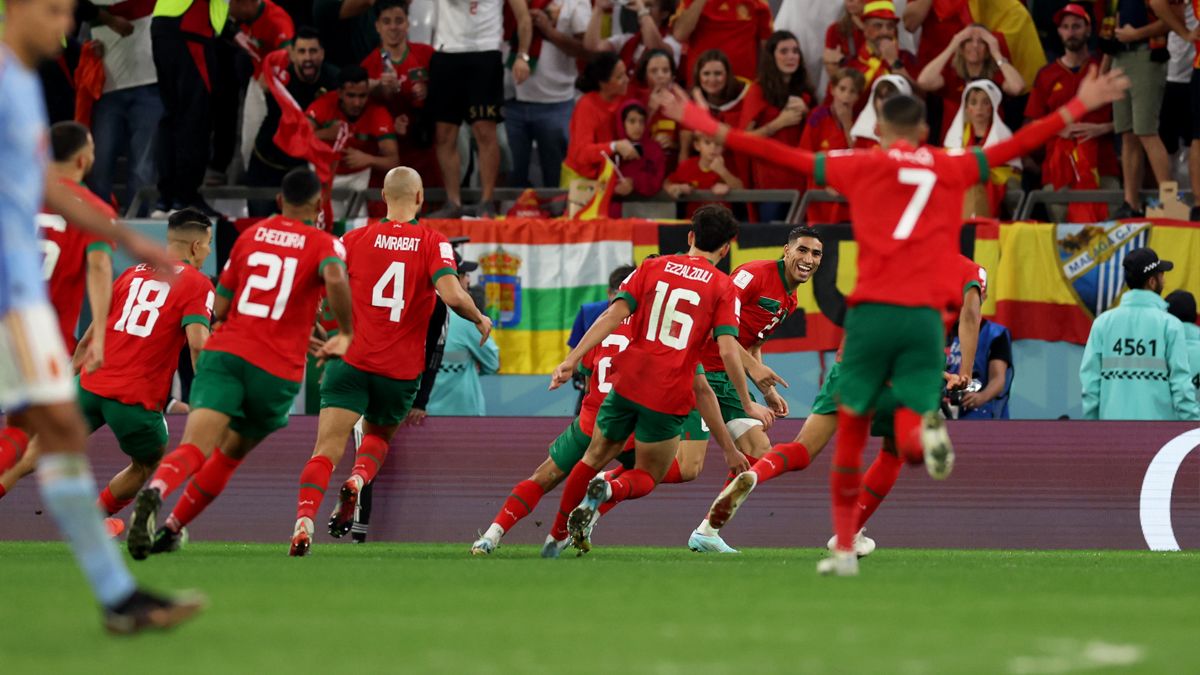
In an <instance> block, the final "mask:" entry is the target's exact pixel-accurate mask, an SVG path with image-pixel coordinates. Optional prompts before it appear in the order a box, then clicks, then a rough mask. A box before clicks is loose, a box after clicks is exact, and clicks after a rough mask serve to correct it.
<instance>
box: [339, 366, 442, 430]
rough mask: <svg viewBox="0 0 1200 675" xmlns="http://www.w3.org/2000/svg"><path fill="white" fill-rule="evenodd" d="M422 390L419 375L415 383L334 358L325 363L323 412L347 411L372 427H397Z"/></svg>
mask: <svg viewBox="0 0 1200 675" xmlns="http://www.w3.org/2000/svg"><path fill="white" fill-rule="evenodd" d="M420 388H421V378H420V377H419V376H418V377H417V379H415V380H396V379H392V378H390V377H384V376H383V375H376V374H375V373H368V372H367V371H365V370H360V369H358V368H355V367H354V366H352V365H350V364H349V363H346V362H345V361H344V360H342V359H334V360H332V361H330V362H329V363H326V364H325V377H324V378H323V379H322V380H321V409H322V410H324V409H325V408H344V409H346V410H351V411H353V412H356V413H358V414H359V415H362V416H363V417H364V418H366V420H367V421H368V422H370V423H371V424H376V425H379V426H381V427H390V426H395V425H397V424H400V423H401V422H403V421H404V418H405V417H406V416H407V415H408V411H409V409H411V408H412V404H413V401H414V400H416V398H417V390H418V389H420Z"/></svg>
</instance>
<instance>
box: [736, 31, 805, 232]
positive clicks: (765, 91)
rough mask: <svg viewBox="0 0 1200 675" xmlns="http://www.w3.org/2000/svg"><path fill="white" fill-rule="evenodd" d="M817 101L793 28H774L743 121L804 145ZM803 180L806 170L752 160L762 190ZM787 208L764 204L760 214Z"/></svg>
mask: <svg viewBox="0 0 1200 675" xmlns="http://www.w3.org/2000/svg"><path fill="white" fill-rule="evenodd" d="M812 105H813V94H812V87H810V86H809V84H808V71H807V70H805V68H804V58H803V57H802V56H801V55H800V42H799V41H798V40H797V39H796V36H795V35H793V34H792V33H791V32H789V31H776V32H774V33H772V34H771V37H770V38H768V39H767V42H766V44H765V45H764V46H763V56H762V58H761V59H760V60H759V62H758V82H755V83H754V84H752V85H750V92H749V93H748V94H746V103H745V105H743V106H742V116H741V120H740V122H739V124H738V126H740V127H741V128H743V129H746V130H747V131H749V132H750V133H752V134H754V135H756V136H764V137H770V138H774V139H775V140H777V141H780V142H782V143H787V144H788V145H793V146H799V145H800V137H801V136H802V135H803V133H804V119H805V118H806V117H807V116H808V111H809V108H810V107H811V106H812ZM804 182H805V177H804V175H803V174H801V173H798V172H794V171H790V170H788V169H785V168H781V167H779V166H778V165H776V164H771V163H770V162H764V161H762V160H758V159H754V160H751V161H750V184H751V185H752V186H753V187H754V188H755V189H757V190H794V189H797V188H799V187H800V186H802V185H804ZM787 211H788V205H787V204H784V203H765V204H761V205H760V206H759V220H761V221H762V222H777V221H782V220H784V219H785V218H786V217H787Z"/></svg>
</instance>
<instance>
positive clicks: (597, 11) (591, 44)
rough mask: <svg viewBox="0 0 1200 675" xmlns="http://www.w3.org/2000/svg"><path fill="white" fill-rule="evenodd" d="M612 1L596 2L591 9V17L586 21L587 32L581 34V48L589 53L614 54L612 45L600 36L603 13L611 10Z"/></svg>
mask: <svg viewBox="0 0 1200 675" xmlns="http://www.w3.org/2000/svg"><path fill="white" fill-rule="evenodd" d="M612 7H613V4H612V0H596V6H595V7H593V8H592V16H591V18H589V19H588V25H587V30H585V31H584V32H583V48H584V49H586V50H588V51H589V52H596V53H600V52H615V51H616V48H614V47H613V46H612V43H611V42H609V41H608V40H605V39H604V38H603V37H601V36H600V29H601V28H603V24H604V15H605V13H607V12H609V11H611V10H612Z"/></svg>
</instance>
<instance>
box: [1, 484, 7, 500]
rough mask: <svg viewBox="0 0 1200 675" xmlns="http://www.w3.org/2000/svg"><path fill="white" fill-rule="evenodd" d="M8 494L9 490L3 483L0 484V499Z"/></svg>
mask: <svg viewBox="0 0 1200 675" xmlns="http://www.w3.org/2000/svg"><path fill="white" fill-rule="evenodd" d="M6 494H8V490H6V489H5V488H4V486H3V485H0V499H4V495H6Z"/></svg>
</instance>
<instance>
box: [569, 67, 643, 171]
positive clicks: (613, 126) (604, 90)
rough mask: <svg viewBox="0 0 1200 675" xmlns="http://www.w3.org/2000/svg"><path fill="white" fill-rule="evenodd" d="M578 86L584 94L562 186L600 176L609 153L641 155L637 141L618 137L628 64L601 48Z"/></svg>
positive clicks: (577, 107)
mask: <svg viewBox="0 0 1200 675" xmlns="http://www.w3.org/2000/svg"><path fill="white" fill-rule="evenodd" d="M575 87H576V88H577V89H579V91H582V92H583V96H581V97H580V99H579V101H578V102H577V103H576V104H575V110H574V112H572V113H571V133H570V136H569V139H570V141H569V144H568V145H567V158H566V160H565V161H563V171H562V178H561V181H562V187H565V188H566V187H570V185H571V182H572V181H574V180H576V179H578V178H586V179H592V180H594V179H595V178H597V177H599V176H600V172H601V171H602V170H603V169H604V162H605V161H606V160H605V157H606V156H612V155H614V154H616V155H620V157H621V159H623V160H634V159H637V158H638V152H637V150H636V149H634V147H633V143H631V142H629V141H628V140H626V139H623V140H617V110H618V109H619V107H620V105H621V101H623V100H624V99H625V92H626V90H627V89H628V88H629V77H628V76H626V74H625V64H624V63H621V57H620V56H618V55H617V54H615V53H614V52H601V53H599V54H597V55H596V56H593V57H592V60H591V61H589V62H588V64H587V65H586V66H584V69H583V72H582V73H580V75H579V79H578V81H576V83H575Z"/></svg>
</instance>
